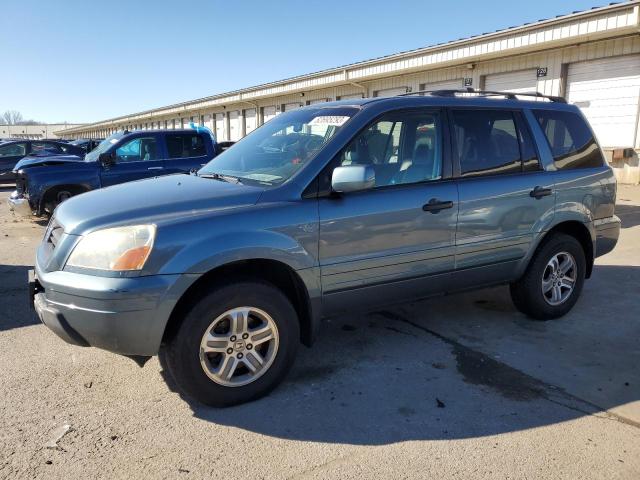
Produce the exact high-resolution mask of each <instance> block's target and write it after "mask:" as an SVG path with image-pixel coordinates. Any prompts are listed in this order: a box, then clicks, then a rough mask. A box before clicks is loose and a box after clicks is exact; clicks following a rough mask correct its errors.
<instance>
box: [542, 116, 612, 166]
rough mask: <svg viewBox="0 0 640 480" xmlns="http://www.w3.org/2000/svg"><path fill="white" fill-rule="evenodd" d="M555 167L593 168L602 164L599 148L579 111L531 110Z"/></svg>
mask: <svg viewBox="0 0 640 480" xmlns="http://www.w3.org/2000/svg"><path fill="white" fill-rule="evenodd" d="M534 114H535V116H536V119H537V120H538V123H539V124H540V127H541V128H542V131H543V132H544V134H545V136H546V137H547V141H548V142H549V146H550V147H551V153H552V155H553V159H554V161H555V165H556V167H557V168H558V169H560V170H564V169H574V168H593V167H600V166H602V165H603V164H604V158H603V157H602V152H601V151H600V148H599V147H598V144H597V143H596V141H595V139H594V138H593V134H592V133H591V130H590V129H589V127H588V126H587V124H586V122H585V120H584V119H583V118H582V117H580V115H578V114H576V113H573V112H559V111H553V110H536V111H534Z"/></svg>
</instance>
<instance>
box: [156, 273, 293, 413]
mask: <svg viewBox="0 0 640 480" xmlns="http://www.w3.org/2000/svg"><path fill="white" fill-rule="evenodd" d="M299 338H300V331H299V324H298V318H297V315H296V312H295V309H294V308H293V306H292V305H291V303H290V302H289V300H288V299H287V298H286V297H285V296H284V295H283V293H282V292H281V291H280V290H278V289H277V288H275V287H273V286H271V285H269V284H265V283H257V282H250V281H247V282H237V283H234V284H233V285H229V286H226V287H221V288H216V289H214V290H212V291H211V292H209V293H208V294H205V295H204V296H203V297H202V298H201V299H200V300H199V301H198V302H197V303H196V304H195V305H194V306H193V308H192V309H191V310H190V311H189V312H188V313H187V314H186V316H185V318H184V320H183V322H182V324H181V325H180V327H179V329H178V331H177V333H176V335H175V336H174V337H173V338H172V339H171V340H170V342H169V343H168V344H167V345H166V346H165V347H164V348H163V351H162V352H161V354H162V355H163V356H164V361H165V362H166V364H167V366H168V368H169V371H170V373H171V375H172V377H173V380H174V381H175V383H176V384H177V385H178V387H180V388H181V389H182V390H183V391H184V392H185V393H187V395H189V396H190V397H193V398H195V399H196V400H198V401H200V402H202V403H205V404H208V405H212V406H216V407H226V406H230V405H236V404H239V403H244V402H248V401H251V400H255V399H257V398H259V397H261V396H263V395H265V394H267V393H268V392H270V391H271V390H272V389H273V388H275V387H276V386H277V385H278V384H279V383H280V382H281V381H282V379H283V378H284V377H285V375H286V374H287V372H288V371H289V369H290V368H291V366H292V364H293V361H294V359H295V355H296V351H297V346H298V342H299Z"/></svg>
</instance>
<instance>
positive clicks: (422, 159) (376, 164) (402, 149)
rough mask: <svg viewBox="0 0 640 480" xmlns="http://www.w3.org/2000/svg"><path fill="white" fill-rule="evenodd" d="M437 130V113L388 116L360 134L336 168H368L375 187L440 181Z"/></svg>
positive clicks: (402, 113) (438, 137) (440, 169)
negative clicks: (365, 166)
mask: <svg viewBox="0 0 640 480" xmlns="http://www.w3.org/2000/svg"><path fill="white" fill-rule="evenodd" d="M440 128H441V122H440V115H439V114H438V113H436V112H425V113H416V112H400V113H393V114H390V115H388V116H386V117H385V118H382V119H380V120H379V121H377V122H376V123H374V124H373V125H371V126H370V127H369V128H367V129H366V130H365V131H363V132H362V133H360V134H359V135H358V136H357V137H356V138H355V139H354V140H353V141H352V142H351V143H350V144H349V145H348V146H347V147H346V148H345V149H344V150H343V151H342V153H341V154H340V156H339V159H338V164H339V165H342V166H346V165H371V166H372V167H373V169H374V171H375V174H376V187H384V186H389V185H401V184H408V183H417V182H424V181H429V180H437V179H440V178H441V175H442V146H441V137H442V135H441V132H440Z"/></svg>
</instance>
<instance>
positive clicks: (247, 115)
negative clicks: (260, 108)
mask: <svg viewBox="0 0 640 480" xmlns="http://www.w3.org/2000/svg"><path fill="white" fill-rule="evenodd" d="M256 128H258V116H257V115H256V109H255V108H250V109H248V110H245V111H244V134H245V135H248V134H249V133H251V132H253V131H254V130H255V129H256Z"/></svg>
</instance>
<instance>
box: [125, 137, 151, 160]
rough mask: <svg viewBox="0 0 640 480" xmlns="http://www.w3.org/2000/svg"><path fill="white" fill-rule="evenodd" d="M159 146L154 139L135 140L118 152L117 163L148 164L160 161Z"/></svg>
mask: <svg viewBox="0 0 640 480" xmlns="http://www.w3.org/2000/svg"><path fill="white" fill-rule="evenodd" d="M159 158H160V157H159V153H158V145H157V142H156V139H155V138H154V137H143V138H134V139H133V140H131V141H129V142H127V143H125V144H124V145H122V146H121V147H118V149H117V150H116V162H117V163H128V162H146V161H150V160H158V159H159Z"/></svg>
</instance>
